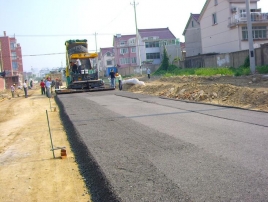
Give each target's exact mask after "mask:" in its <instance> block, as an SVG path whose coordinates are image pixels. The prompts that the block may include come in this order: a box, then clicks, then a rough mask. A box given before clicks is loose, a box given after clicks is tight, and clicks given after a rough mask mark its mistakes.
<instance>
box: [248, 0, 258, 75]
mask: <svg viewBox="0 0 268 202" xmlns="http://www.w3.org/2000/svg"><path fill="white" fill-rule="evenodd" d="M249 1H250V0H246V10H247V27H248V47H249V61H250V71H251V73H252V74H255V68H256V65H255V52H254V47H253V37H252V22H251V15H250V10H249Z"/></svg>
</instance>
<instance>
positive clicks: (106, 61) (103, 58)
mask: <svg viewBox="0 0 268 202" xmlns="http://www.w3.org/2000/svg"><path fill="white" fill-rule="evenodd" d="M114 55H115V54H114V47H109V48H100V52H99V70H100V72H103V75H105V76H107V75H109V74H108V70H109V68H112V67H115V63H116V62H115V57H114ZM101 75H102V74H101ZM103 75H102V76H103Z"/></svg>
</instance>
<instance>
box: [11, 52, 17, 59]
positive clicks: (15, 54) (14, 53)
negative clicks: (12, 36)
mask: <svg viewBox="0 0 268 202" xmlns="http://www.w3.org/2000/svg"><path fill="white" fill-rule="evenodd" d="M11 58H12V60H17V53H16V52H11Z"/></svg>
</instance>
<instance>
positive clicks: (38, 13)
mask: <svg viewBox="0 0 268 202" xmlns="http://www.w3.org/2000/svg"><path fill="white" fill-rule="evenodd" d="M135 1H136V4H138V5H137V6H136V14H137V22H138V28H140V29H146V28H163V27H169V29H170V30H171V32H172V33H173V34H174V35H175V36H176V37H177V38H180V40H181V41H184V37H183V36H182V33H183V30H184V28H185V25H186V23H187V21H188V18H189V16H190V13H200V12H201V9H202V8H203V5H204V3H205V1H206V0H165V1H159V0H135ZM130 3H132V4H133V0H75V1H74V0H8V1H7V0H0V7H1V9H0V36H2V35H3V31H6V32H7V35H8V36H14V34H15V36H16V38H17V42H18V43H20V44H21V47H22V55H23V65H24V70H25V71H30V70H31V68H34V69H41V68H45V67H48V68H52V67H60V66H65V54H64V53H65V46H64V42H65V41H66V40H69V39H87V40H88V44H89V51H90V52H93V51H94V52H95V50H96V44H95V35H94V34H95V33H97V35H96V36H97V47H98V49H99V48H105V47H111V46H112V43H113V35H115V34H119V33H120V34H135V32H136V31H135V18H134V8H133V6H132V5H131V4H130ZM258 7H259V8H262V10H263V11H266V12H267V11H268V1H267V0H261V1H260V2H259V3H258ZM44 54H50V55H44ZM28 55H38V56H28Z"/></svg>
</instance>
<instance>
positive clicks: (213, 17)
mask: <svg viewBox="0 0 268 202" xmlns="http://www.w3.org/2000/svg"><path fill="white" fill-rule="evenodd" d="M212 24H213V25H216V24H217V15H216V13H213V14H212Z"/></svg>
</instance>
